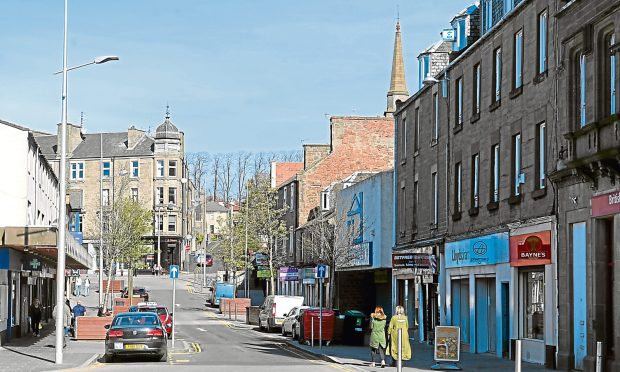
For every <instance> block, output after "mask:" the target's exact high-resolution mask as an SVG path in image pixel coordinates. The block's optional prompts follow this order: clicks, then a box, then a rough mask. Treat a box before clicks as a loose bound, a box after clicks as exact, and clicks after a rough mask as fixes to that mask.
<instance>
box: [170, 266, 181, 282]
mask: <svg viewBox="0 0 620 372" xmlns="http://www.w3.org/2000/svg"><path fill="white" fill-rule="evenodd" d="M178 278H179V265H170V279H178Z"/></svg>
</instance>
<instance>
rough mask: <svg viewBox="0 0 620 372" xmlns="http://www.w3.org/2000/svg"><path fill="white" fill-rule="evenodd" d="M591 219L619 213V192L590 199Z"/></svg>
mask: <svg viewBox="0 0 620 372" xmlns="http://www.w3.org/2000/svg"><path fill="white" fill-rule="evenodd" d="M591 203H592V217H600V216H607V215H610V214H616V213H620V191H612V192H610V193H607V194H603V195H599V196H595V197H593V198H592V199H591Z"/></svg>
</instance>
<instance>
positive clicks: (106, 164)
mask: <svg viewBox="0 0 620 372" xmlns="http://www.w3.org/2000/svg"><path fill="white" fill-rule="evenodd" d="M101 172H102V176H103V177H110V162H109V161H104V162H103V167H102V171H101Z"/></svg>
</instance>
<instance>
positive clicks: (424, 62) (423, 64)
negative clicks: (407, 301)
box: [418, 54, 431, 88]
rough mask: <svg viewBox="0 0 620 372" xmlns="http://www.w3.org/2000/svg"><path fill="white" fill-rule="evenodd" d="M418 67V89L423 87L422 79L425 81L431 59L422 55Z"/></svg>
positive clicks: (429, 69) (429, 70)
mask: <svg viewBox="0 0 620 372" xmlns="http://www.w3.org/2000/svg"><path fill="white" fill-rule="evenodd" d="M419 63H420V67H419V72H420V73H419V81H418V85H419V87H420V88H422V86H424V79H426V78H427V77H428V76H429V74H430V72H431V59H430V56H429V55H428V54H427V55H424V56H422V57H420V59H419Z"/></svg>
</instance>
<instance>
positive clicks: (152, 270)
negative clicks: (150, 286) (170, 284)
mask: <svg viewBox="0 0 620 372" xmlns="http://www.w3.org/2000/svg"><path fill="white" fill-rule="evenodd" d="M155 266H156V265H153V266H151V274H152V275H153V276H155Z"/></svg>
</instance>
